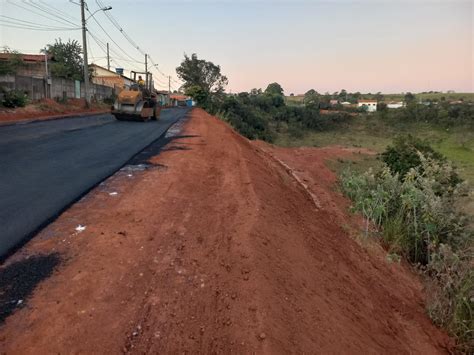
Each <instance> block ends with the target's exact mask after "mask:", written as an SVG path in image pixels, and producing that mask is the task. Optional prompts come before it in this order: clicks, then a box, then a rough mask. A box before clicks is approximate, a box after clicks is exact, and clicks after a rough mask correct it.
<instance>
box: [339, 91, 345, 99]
mask: <svg viewBox="0 0 474 355" xmlns="http://www.w3.org/2000/svg"><path fill="white" fill-rule="evenodd" d="M339 99H340V100H343V101H347V91H346V90H345V89H342V90H341V91H340V92H339Z"/></svg>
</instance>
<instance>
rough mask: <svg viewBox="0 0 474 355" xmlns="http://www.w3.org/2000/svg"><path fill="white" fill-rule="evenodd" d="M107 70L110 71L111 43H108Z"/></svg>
mask: <svg viewBox="0 0 474 355" xmlns="http://www.w3.org/2000/svg"><path fill="white" fill-rule="evenodd" d="M107 69H108V70H110V54H109V43H108V42H107Z"/></svg>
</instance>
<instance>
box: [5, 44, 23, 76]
mask: <svg viewBox="0 0 474 355" xmlns="http://www.w3.org/2000/svg"><path fill="white" fill-rule="evenodd" d="M4 53H8V54H9V58H8V59H7V60H2V61H0V75H7V74H15V73H16V71H17V70H18V68H20V67H21V66H22V65H23V59H22V57H21V54H20V53H18V52H16V51H11V50H10V49H9V48H8V47H5V50H4Z"/></svg>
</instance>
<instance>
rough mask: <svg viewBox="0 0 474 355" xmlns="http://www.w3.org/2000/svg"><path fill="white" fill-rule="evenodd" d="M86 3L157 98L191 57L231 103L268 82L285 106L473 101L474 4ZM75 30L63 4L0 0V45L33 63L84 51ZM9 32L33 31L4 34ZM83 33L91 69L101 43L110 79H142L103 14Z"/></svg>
mask: <svg viewBox="0 0 474 355" xmlns="http://www.w3.org/2000/svg"><path fill="white" fill-rule="evenodd" d="M74 1H79V0H74ZM87 3H88V7H89V10H90V11H91V12H94V11H95V10H97V9H99V5H98V4H100V3H102V4H103V5H106V6H112V10H110V11H109V14H111V15H112V16H113V18H114V19H115V20H116V21H117V23H118V24H119V26H120V27H121V28H123V29H124V30H125V32H126V33H127V34H128V36H129V38H131V39H132V41H133V42H135V43H137V44H138V45H139V47H140V49H141V51H142V52H146V53H149V54H150V56H151V58H152V60H153V62H154V63H155V64H158V70H159V71H158V70H154V78H155V84H156V86H159V87H161V88H167V83H168V80H167V78H166V76H167V75H171V76H172V81H171V84H172V88H174V89H177V88H178V87H179V80H178V78H177V76H176V71H175V69H176V67H177V66H178V65H179V64H180V62H181V61H182V59H183V57H184V53H187V54H189V55H190V54H192V53H197V55H198V57H199V58H203V59H206V60H210V61H212V62H214V63H215V64H218V65H220V66H221V70H222V73H223V74H225V75H226V76H227V77H228V79H229V85H228V87H227V91H230V92H240V91H249V90H251V89H252V88H263V89H265V87H266V86H267V85H268V84H269V83H272V82H278V83H279V84H280V85H282V87H283V88H284V89H285V94H287V95H289V94H290V93H294V94H302V93H304V92H306V91H307V90H309V89H315V90H316V91H318V92H321V93H324V92H334V91H340V90H341V89H346V90H348V91H360V92H372V93H375V92H379V91H380V92H383V93H398V92H408V91H411V92H422V91H431V90H435V91H447V90H454V91H456V92H473V91H474V76H473V75H474V74H473V73H474V40H473V38H474V0H467V1H465V0H443V1H441V0H438V1H434V0H432V1H426V0H410V1H408V0H378V1H376V0H365V1H364V0H358V1H355V0H352V1H342V0H341V1H340V0H333V1H329V0H326V1H318V0H313V1H310V0H306V1H298V0H293V1H290V0H287V1H278V0H277V1H275V0H273V1H271V0H268V1H265V0H260V1H257V0H254V1H250V0H249V1H247V0H242V1H238V0H234V1H226V0H220V1H217V0H214V1H210V0H207V1H206V0H192V1H191V0H189V1H184V0H173V1H161V0H88V1H87ZM35 6H36V7H35ZM38 7H39V8H38ZM41 9H43V10H45V11H46V12H44V11H42V10H41ZM58 11H59V12H58ZM56 15H60V17H59V18H58V16H56ZM87 16H88V15H87ZM58 19H59V22H58ZM79 19H80V7H79V6H78V5H77V4H74V3H73V2H71V1H69V0H0V46H8V47H10V48H11V49H15V50H18V51H20V52H24V53H38V52H39V49H40V48H43V47H44V46H45V45H46V44H48V43H53V42H54V40H55V39H56V38H62V39H63V40H67V39H69V38H71V39H76V40H78V41H80V43H82V37H81V31H80V30H79V29H73V30H69V28H77V27H79V25H80V21H79ZM94 19H96V20H97V21H98V23H99V24H100V25H101V26H102V27H103V29H104V30H105V31H104V30H103V29H102V28H100V27H99V25H98V24H97V23H96V22H95V21H94ZM18 20H20V21H23V22H18ZM65 20H68V21H70V22H64V21H65ZM24 21H29V22H28V23H27V22H24ZM18 23H21V24H23V25H25V24H26V25H29V26H30V27H35V29H19V28H11V27H7V26H11V25H12V24H18ZM38 24H40V25H38ZM38 26H41V29H45V28H48V30H38V28H36V27H38ZM87 26H88V30H89V33H90V35H89V36H88V42H89V44H88V47H89V62H94V63H97V64H99V65H103V66H105V65H106V59H105V53H104V49H105V48H104V47H105V46H104V43H106V42H109V43H110V48H111V58H112V65H111V66H112V68H115V67H123V68H125V73H126V74H127V73H128V72H129V71H130V70H133V69H144V64H143V61H144V58H143V57H144V56H143V55H142V54H141V53H140V51H138V50H137V49H136V48H134V47H133V46H132V45H131V44H130V43H129V42H128V41H127V40H126V39H125V37H124V36H123V35H122V33H120V31H119V30H118V29H117V28H115V27H114V25H113V24H112V23H111V22H110V21H109V19H108V18H107V17H106V16H105V14H104V13H103V12H102V11H98V12H97V13H96V14H95V15H94V18H89V20H88V22H87ZM22 27H24V26H22ZM58 27H60V29H58ZM66 28H67V29H66ZM109 36H110V37H109ZM93 37H94V38H93ZM96 40H97V42H99V44H97V43H96ZM114 42H115V43H114ZM163 74H164V75H163Z"/></svg>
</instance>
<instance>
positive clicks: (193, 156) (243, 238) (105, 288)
mask: <svg viewBox="0 0 474 355" xmlns="http://www.w3.org/2000/svg"><path fill="white" fill-rule="evenodd" d="M262 148H263V149H264V150H265V151H264V150H262ZM332 153H334V152H330V151H326V152H323V153H322V155H321V156H318V155H317V154H316V153H315V151H313V152H312V153H311V154H312V158H311V154H310V153H308V154H306V153H305V152H304V151H297V152H296V153H295V155H294V156H295V157H296V158H295V159H292V154H291V153H290V151H289V150H278V149H273V148H271V147H268V146H266V145H261V144H253V143H250V142H248V141H247V140H246V139H244V138H242V137H240V136H238V135H237V134H236V133H234V132H233V131H232V130H231V129H230V128H229V127H228V126H227V125H226V124H224V123H223V122H220V121H219V120H217V119H216V118H214V117H211V116H209V115H207V114H206V113H205V112H203V111H201V110H198V109H195V110H193V112H192V113H191V119H190V120H189V122H188V123H187V124H186V126H185V130H184V132H183V133H182V136H181V137H179V138H177V139H175V140H174V141H173V142H172V143H171V144H170V145H169V146H168V147H167V148H166V149H165V151H164V152H163V153H162V154H160V155H159V156H157V157H155V158H153V159H152V162H153V163H154V168H152V169H149V170H147V171H144V172H140V173H136V172H134V173H133V174H119V175H117V176H115V177H113V178H111V179H109V181H108V182H107V184H106V186H105V187H104V186H103V187H102V188H101V189H96V190H95V191H93V192H92V193H91V194H90V195H89V196H88V197H87V198H86V199H84V200H82V201H81V202H79V203H77V204H76V205H74V206H73V207H72V208H70V209H69V210H68V211H67V212H65V213H64V214H63V215H62V216H61V217H60V218H59V219H58V220H57V221H56V222H55V223H54V224H52V225H51V226H50V227H48V228H47V229H46V230H44V231H43V232H42V233H41V234H40V235H39V236H38V237H37V238H35V239H34V240H33V241H31V242H30V243H29V244H28V245H27V246H26V247H25V248H24V249H23V250H22V251H21V252H20V253H18V254H17V255H15V256H14V257H13V258H11V259H10V260H8V264H11V263H13V262H15V261H20V262H21V260H24V256H25V255H31V254H32V253H44V254H45V253H50V252H51V251H54V252H56V253H59V255H60V256H61V260H62V262H61V263H60V265H59V266H58V267H57V269H56V271H55V273H54V274H53V275H52V276H51V277H50V278H47V279H46V280H45V281H44V282H42V283H41V284H40V285H39V286H38V287H37V288H36V290H35V292H34V293H33V295H32V297H31V298H30V299H29V300H26V301H25V302H24V303H22V304H23V305H25V304H26V306H23V307H22V308H21V309H19V310H18V311H16V312H15V313H14V314H13V315H11V316H10V317H8V318H7V319H6V321H5V323H4V325H3V326H2V327H1V328H0V340H1V346H0V348H1V349H2V350H3V351H5V352H7V353H12V354H14V353H17V354H25V353H35V354H38V353H46V352H47V353H69V352H74V353H102V354H103V353H117V352H122V351H123V352H132V353H160V354H165V353H225V354H228V353H242V354H246V353H269V354H270V353H271V354H279V353H351V354H354V353H360V354H362V353H363V354H367V353H369V354H370V353H373V354H375V353H392V354H403V353H423V354H436V353H444V352H446V347H447V346H449V341H450V340H449V338H448V337H447V336H446V335H445V334H444V333H443V332H441V331H440V330H438V329H437V328H435V327H434V326H433V325H432V324H431V322H430V320H429V319H428V317H427V316H426V315H425V312H424V308H423V307H424V306H423V297H422V293H421V288H420V284H419V283H418V281H417V280H416V278H415V277H413V276H412V275H411V274H410V273H409V272H408V271H407V270H406V269H405V268H404V267H403V265H400V264H397V263H389V262H387V261H386V259H385V258H384V257H383V255H382V254H381V253H380V252H379V251H378V250H377V249H376V248H375V249H371V248H366V247H362V246H361V245H360V244H359V243H357V242H356V241H355V240H354V239H352V238H351V236H350V235H349V234H350V233H351V231H352V230H353V226H354V223H355V224H356V223H357V220H356V219H354V218H352V217H348V216H347V214H344V213H343V209H342V207H337V208H336V207H335V206H336V205H337V206H339V205H340V203H339V202H341V203H342V204H344V203H347V202H344V199H343V198H342V197H341V196H338V195H337V193H335V192H333V190H331V189H329V188H328V187H325V184H326V186H330V184H331V181H332V180H331V179H333V178H334V177H333V176H332V175H331V173H330V172H329V171H328V170H327V168H326V167H325V166H324V164H323V163H322V162H323V159H324V158H323V157H324V154H326V156H329V155H330V154H332ZM347 154H349V153H347ZM283 160H285V161H286V163H285V164H286V165H287V166H289V165H290V164H292V163H295V164H297V165H298V164H300V165H298V167H297V168H295V169H296V170H293V171H291V170H289V169H288V168H285V166H284V165H282V163H281V162H283ZM280 161H281V162H280ZM303 161H305V162H306V163H305V164H303V163H302V162H303ZM310 161H313V162H314V164H313V165H308V162H310ZM301 165H306V168H309V169H306V170H305V171H303V170H302V168H304V166H301ZM295 172H296V175H295V174H294V173H295ZM298 174H300V175H298ZM128 175H132V176H128ZM323 178H324V179H326V180H327V182H324V183H323V184H321V183H319V181H320V180H321V179H323ZM298 180H299V181H300V182H298ZM326 180H325V181H326ZM302 182H303V183H304V184H306V186H307V187H308V188H314V190H313V192H312V193H309V192H308V191H307V190H305V189H304V188H303V187H302V186H303V185H302V184H301V183H302ZM318 188H320V189H321V191H322V190H324V191H325V192H324V196H323V195H322V194H320V193H319V194H318ZM109 191H115V192H117V194H116V195H113V196H112V195H110V193H109ZM338 208H340V210H339V209H338ZM335 211H336V213H334V212H335ZM78 224H82V225H83V226H85V227H86V229H85V230H83V231H81V232H78V231H75V227H76V226H77V225H78ZM6 266H7V267H8V265H6Z"/></svg>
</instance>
